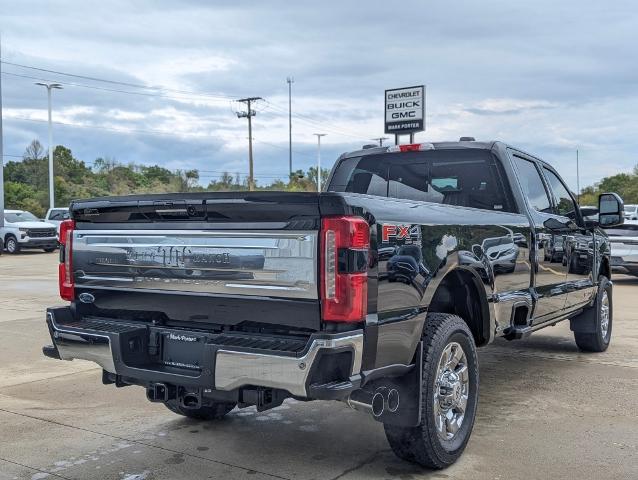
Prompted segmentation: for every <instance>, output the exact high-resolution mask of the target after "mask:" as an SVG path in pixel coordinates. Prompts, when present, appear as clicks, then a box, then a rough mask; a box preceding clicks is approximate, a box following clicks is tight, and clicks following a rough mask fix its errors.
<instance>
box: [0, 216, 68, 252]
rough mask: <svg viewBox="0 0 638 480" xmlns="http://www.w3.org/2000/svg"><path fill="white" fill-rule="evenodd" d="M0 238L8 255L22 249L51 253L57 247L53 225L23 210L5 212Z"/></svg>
mask: <svg viewBox="0 0 638 480" xmlns="http://www.w3.org/2000/svg"><path fill="white" fill-rule="evenodd" d="M0 236H1V237H2V239H3V240H4V247H5V248H6V249H7V252H9V253H18V252H19V251H20V250H21V249H23V248H41V249H43V250H44V251H45V252H52V251H53V250H55V249H56V247H57V246H58V237H57V232H56V228H55V225H53V224H51V223H46V222H43V221H41V220H39V219H38V217H36V216H35V215H33V214H32V213H31V212H27V211H24V210H5V211H4V227H2V228H0Z"/></svg>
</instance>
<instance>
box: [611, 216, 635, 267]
mask: <svg viewBox="0 0 638 480" xmlns="http://www.w3.org/2000/svg"><path fill="white" fill-rule="evenodd" d="M625 211H626V210H625ZM605 232H607V235H609V241H610V242H611V269H612V271H614V272H618V273H626V274H628V275H634V276H637V277H638V221H637V220H626V221H625V223H624V225H619V226H617V227H611V228H607V229H605Z"/></svg>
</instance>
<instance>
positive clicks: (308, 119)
mask: <svg viewBox="0 0 638 480" xmlns="http://www.w3.org/2000/svg"><path fill="white" fill-rule="evenodd" d="M2 63H4V64H5V65H11V66H14V67H18V68H25V69H30V70H35V71H39V72H46V73H52V74H55V75H63V76H67V77H71V78H80V79H84V80H90V81H95V82H103V83H109V84H113V85H120V86H127V87H131V88H139V89H143V90H151V91H154V92H162V91H163V92H172V93H178V94H182V95H192V96H195V97H205V98H211V99H220V100H234V101H238V100H237V97H235V96H230V95H227V94H221V93H219V94H212V93H205V92H195V91H189V90H180V89H173V88H168V87H164V86H161V85H157V86H152V87H151V86H148V85H140V84H135V83H130V82H121V81H117V80H110V79H105V78H100V77H93V76H89V75H80V74H74V73H69V72H62V71H59V70H51V69H47V68H41V67H34V66H31V65H24V64H20V63H15V62H7V61H2ZM6 73H9V74H12V75H14V76H22V77H25V78H32V79H35V77H29V76H27V75H20V74H17V73H13V72H6ZM38 80H47V81H48V80H49V79H39V78H38ZM60 83H62V82H60ZM67 84H68V85H73V84H72V83H71V82H69V83H67ZM73 86H78V87H82V88H93V89H95V90H104V91H112V92H117V93H126V94H132V95H144V96H156V97H163V98H171V97H169V96H164V95H160V94H158V93H149V92H128V91H124V90H116V89H106V88H104V87H96V86H89V85H83V84H75V85H73ZM173 98H174V97H173ZM174 99H178V100H184V99H183V98H174ZM264 101H265V103H266V104H268V105H269V106H270V107H271V108H272V109H274V110H276V111H278V112H279V113H280V114H286V115H287V114H288V111H287V110H286V109H283V108H282V107H279V106H278V105H275V104H273V103H272V102H269V101H267V100H264ZM292 116H293V117H295V118H296V119H297V120H299V121H301V122H303V123H307V124H310V125H311V126H313V127H321V128H322V129H323V130H325V131H328V132H330V133H332V134H334V135H341V136H346V137H352V138H356V139H358V140H361V139H363V138H367V137H368V135H369V134H361V133H358V132H354V131H351V130H347V131H346V130H344V129H341V130H337V129H333V128H330V127H327V126H326V125H325V124H324V123H321V122H320V121H317V120H315V119H313V118H312V117H309V116H307V115H303V114H300V113H294V114H292Z"/></svg>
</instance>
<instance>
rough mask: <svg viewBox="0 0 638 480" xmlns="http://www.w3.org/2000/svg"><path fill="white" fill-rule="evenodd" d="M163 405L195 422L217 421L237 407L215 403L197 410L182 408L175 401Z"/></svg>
mask: <svg viewBox="0 0 638 480" xmlns="http://www.w3.org/2000/svg"><path fill="white" fill-rule="evenodd" d="M164 405H166V408H168V409H169V410H170V411H171V412H173V413H177V414H178V415H183V416H185V417H188V418H194V419H196V420H219V419H220V418H223V417H224V416H225V415H226V414H227V413H229V412H230V411H231V410H232V409H233V408H235V407H236V406H237V404H236V403H217V402H214V403H212V404H211V405H206V406H201V407H199V408H184V407H182V406H181V405H180V404H179V402H177V401H176V400H169V401H168V402H166V403H165V404H164Z"/></svg>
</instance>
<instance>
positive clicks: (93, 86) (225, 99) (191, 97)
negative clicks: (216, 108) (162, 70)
mask: <svg viewBox="0 0 638 480" xmlns="http://www.w3.org/2000/svg"><path fill="white" fill-rule="evenodd" d="M2 74H3V75H10V76H12V77H20V78H27V79H29V80H38V81H43V82H50V81H52V80H51V79H50V78H42V77H34V76H32V75H23V74H20V73H15V72H2ZM57 82H58V83H60V84H62V85H65V86H69V87H80V88H89V89H92V90H100V91H104V92H114V93H125V94H127V95H139V96H144V97H157V98H166V99H169V100H193V97H195V98H201V95H196V94H188V95H190V96H183V97H174V96H171V95H163V94H161V93H151V92H131V91H129V90H119V89H116V88H107V87H98V86H96V85H85V84H82V83H76V82H65V81H57ZM184 95H187V94H184ZM205 98H210V99H211V100H223V101H228V100H230V99H229V98H222V97H219V98H214V97H205Z"/></svg>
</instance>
